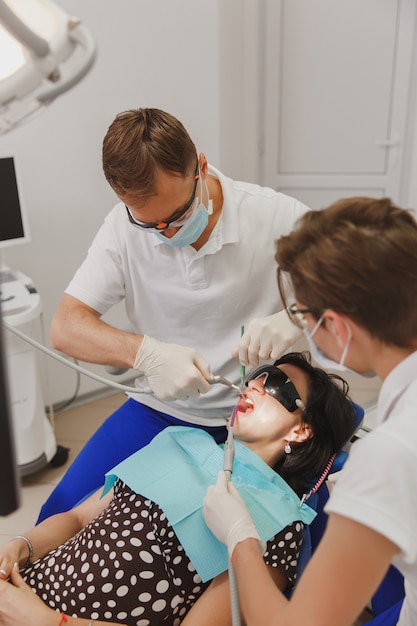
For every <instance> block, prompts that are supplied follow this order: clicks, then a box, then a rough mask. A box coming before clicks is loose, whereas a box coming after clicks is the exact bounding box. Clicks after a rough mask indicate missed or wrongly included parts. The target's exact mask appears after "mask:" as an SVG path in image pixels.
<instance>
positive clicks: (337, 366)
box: [304, 315, 352, 372]
mask: <svg viewBox="0 0 417 626" xmlns="http://www.w3.org/2000/svg"><path fill="white" fill-rule="evenodd" d="M323 318H324V315H322V316H321V318H320V319H319V320H318V322H317V324H316V325H315V326H314V328H313V330H312V331H311V333H310V332H309V330H308V328H305V329H304V335H305V336H306V339H307V342H308V347H309V349H310V352H311V356H312V357H313V359H314V360H315V361H316V363H318V364H319V365H320V366H321V367H324V368H325V369H331V370H337V371H340V372H350V371H352V370H350V369H349V368H348V367H346V365H345V361H346V356H347V353H348V350H349V345H350V340H351V339H352V330H351V328H350V326H349V324H347V323H346V322H345V324H346V328H347V330H348V340H347V342H346V345H345V347H344V348H343V352H342V356H341V357H340V361H339V362H337V361H334V360H333V359H331V358H330V357H328V356H327V354H325V353H324V352H323V351H322V350H321V349H320V348H319V347H318V345H317V344H316V343H315V342H314V341H313V337H314V335H315V334H316V332H317V331H318V329H319V328H320V326H321V323H322V321H323Z"/></svg>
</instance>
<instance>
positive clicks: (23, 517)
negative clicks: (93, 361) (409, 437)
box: [0, 374, 379, 626]
mask: <svg viewBox="0 0 417 626" xmlns="http://www.w3.org/2000/svg"><path fill="white" fill-rule="evenodd" d="M344 377H345V378H347V379H348V380H349V383H350V385H351V397H352V399H353V400H354V401H356V402H357V403H358V404H361V405H362V406H364V407H367V406H368V407H370V406H372V405H373V403H374V400H375V397H376V395H377V393H378V389H379V383H378V381H377V380H376V379H363V378H360V377H359V376H356V375H354V374H352V375H350V376H344ZM124 400H125V396H124V394H123V393H117V394H114V395H110V396H107V397H105V398H101V399H99V400H95V401H92V402H90V403H88V404H84V405H82V406H78V407H77V408H72V409H68V410H66V411H64V412H63V413H61V414H59V415H57V416H56V417H55V436H56V439H57V443H58V444H60V445H62V446H65V447H67V448H70V453H69V458H68V461H67V463H66V464H65V465H64V466H61V467H59V468H52V467H50V466H47V467H46V468H45V469H43V470H41V471H40V472H38V473H36V474H33V475H31V476H28V477H26V478H24V479H23V480H22V489H21V506H20V508H19V509H18V510H17V511H16V512H14V513H12V514H11V515H9V516H6V517H0V544H2V543H4V542H5V541H7V540H8V539H9V538H10V537H13V536H14V535H16V533H23V532H24V531H25V530H26V529H29V528H30V527H31V526H33V525H34V523H35V522H36V519H37V516H38V513H39V510H40V507H41V505H42V504H43V502H44V501H45V500H46V498H47V497H48V495H49V493H50V492H51V491H52V489H53V487H54V485H56V484H57V483H58V482H59V480H60V478H61V477H62V475H63V474H64V472H65V470H66V468H67V467H68V466H69V465H70V463H71V462H72V460H73V459H74V458H75V456H76V455H77V453H78V452H79V451H80V450H81V448H82V446H83V445H84V443H85V442H86V441H87V439H89V437H90V436H91V435H92V434H93V432H94V431H95V430H96V429H97V428H98V427H99V426H100V425H101V423H102V422H103V420H104V419H105V418H106V417H107V416H108V415H110V414H111V413H112V412H113V411H114V410H115V409H116V408H118V407H119V406H120V405H121V404H122V403H123V402H124ZM369 619H370V615H369V614H367V613H366V612H365V613H364V615H363V617H362V618H361V620H359V621H357V622H356V624H355V625H354V626H359V625H360V624H365V623H366V622H367V621H369Z"/></svg>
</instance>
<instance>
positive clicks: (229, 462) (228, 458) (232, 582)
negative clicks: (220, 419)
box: [223, 406, 241, 626]
mask: <svg viewBox="0 0 417 626" xmlns="http://www.w3.org/2000/svg"><path fill="white" fill-rule="evenodd" d="M237 410H238V407H237V406H236V407H235V408H234V409H233V412H232V417H231V418H230V422H229V432H228V434H227V439H226V443H225V444H224V456H223V470H224V472H225V473H226V477H227V480H228V481H229V480H230V479H231V477H232V471H233V460H234V457H235V445H234V441H233V424H234V421H235V417H236V413H237ZM229 587H230V606H231V610H232V624H233V626H241V621H240V604H239V593H238V588H237V580H236V574H235V570H234V567H233V565H232V563H231V561H230V559H229Z"/></svg>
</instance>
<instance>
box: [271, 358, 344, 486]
mask: <svg viewBox="0 0 417 626" xmlns="http://www.w3.org/2000/svg"><path fill="white" fill-rule="evenodd" d="M284 363H289V364H291V365H294V366H296V367H298V368H299V369H301V370H303V371H304V372H306V374H307V376H308V398H307V402H306V403H305V411H304V413H303V422H304V423H305V424H309V425H310V427H311V429H312V431H313V436H312V437H311V438H310V439H308V440H307V441H303V442H301V443H291V448H292V452H291V454H285V455H284V457H283V458H281V459H280V460H279V461H278V463H277V465H276V466H275V467H274V469H275V471H276V472H277V473H278V474H280V476H282V477H283V478H284V479H285V481H286V482H287V483H288V484H289V485H290V486H291V487H292V489H294V491H295V492H296V493H297V494H298V495H300V496H301V495H303V494H304V493H306V491H308V490H309V488H310V487H312V486H313V483H314V482H315V481H316V480H317V479H318V478H319V477H320V475H321V473H322V472H323V470H324V469H325V467H326V465H327V463H328V462H329V460H330V458H331V456H332V455H333V454H334V453H335V452H338V451H339V450H340V449H341V448H342V447H343V446H344V444H345V443H346V442H347V441H348V440H349V439H350V438H351V436H352V434H353V431H354V429H355V424H356V413H355V409H354V406H353V404H352V402H351V401H350V399H349V397H348V391H349V385H348V383H347V382H346V381H345V380H343V378H341V377H340V376H338V375H337V374H329V373H328V372H325V371H324V370H322V369H320V368H319V367H313V365H311V357H310V353H309V352H291V353H288V354H284V355H283V356H282V357H281V358H280V359H278V361H275V363H274V365H276V366H278V367H279V366H280V365H283V364H284Z"/></svg>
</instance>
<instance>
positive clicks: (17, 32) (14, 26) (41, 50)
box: [0, 0, 50, 57]
mask: <svg viewBox="0 0 417 626" xmlns="http://www.w3.org/2000/svg"><path fill="white" fill-rule="evenodd" d="M0 23H2V24H4V25H5V26H6V27H7V29H8V30H9V32H11V33H12V34H13V35H14V37H16V39H17V40H18V41H19V42H20V43H21V44H22V45H24V46H26V47H27V48H30V49H31V50H33V52H34V53H35V54H36V55H37V56H38V57H45V56H46V55H47V54H48V53H49V52H50V50H49V46H48V42H47V41H45V39H42V37H39V35H37V34H36V33H34V32H33V30H31V29H30V28H29V27H28V26H27V25H26V24H25V23H24V22H22V20H20V19H19V18H18V16H17V15H16V14H15V13H14V12H13V11H12V10H11V9H10V7H9V6H8V4H6V2H5V1H4V0H0Z"/></svg>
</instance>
